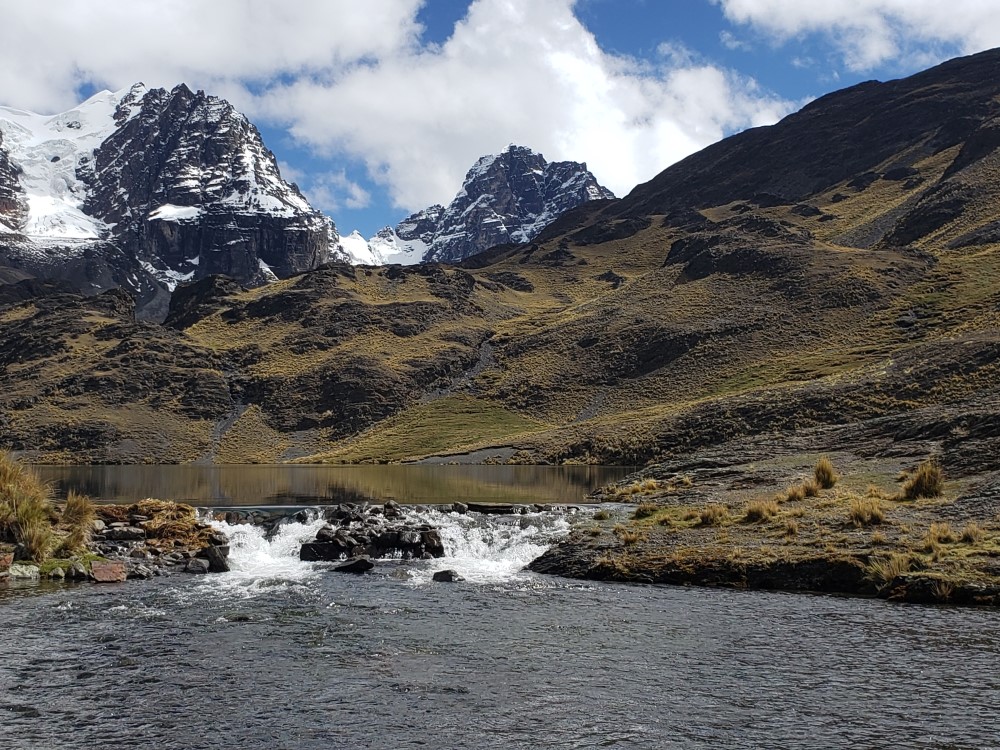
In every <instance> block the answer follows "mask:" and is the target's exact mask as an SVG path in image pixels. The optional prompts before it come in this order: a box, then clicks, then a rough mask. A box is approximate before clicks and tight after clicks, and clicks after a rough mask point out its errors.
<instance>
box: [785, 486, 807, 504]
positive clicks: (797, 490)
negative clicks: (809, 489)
mask: <svg viewBox="0 0 1000 750" xmlns="http://www.w3.org/2000/svg"><path fill="white" fill-rule="evenodd" d="M805 499H806V491H805V487H803V486H802V485H801V484H796V485H793V486H791V487H789V488H788V489H787V490H785V500H786V501H787V502H790V503H794V502H798V501H800V500H805Z"/></svg>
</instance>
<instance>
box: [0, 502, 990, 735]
mask: <svg viewBox="0 0 1000 750" xmlns="http://www.w3.org/2000/svg"><path fill="white" fill-rule="evenodd" d="M410 512H417V511H410ZM422 512H424V513H430V511H422ZM584 512H587V511H584ZM432 515H433V517H434V520H435V521H436V522H438V523H439V524H441V525H442V532H443V536H444V539H445V543H446V548H447V550H448V556H447V557H446V558H445V559H443V560H434V561H402V560H389V561H381V562H380V563H379V564H378V566H377V567H376V568H375V570H374V571H372V572H371V573H369V574H365V575H363V576H347V575H343V574H335V573H331V572H329V570H328V566H324V565H322V564H309V563H301V562H299V561H298V559H297V556H296V552H297V549H298V544H299V543H300V542H301V541H302V540H303V539H307V538H310V536H311V535H313V534H315V531H316V528H317V527H318V525H319V524H318V522H312V523H305V524H289V525H287V526H285V527H282V530H281V533H280V535H279V536H278V537H276V538H275V539H273V540H271V541H268V540H266V539H264V538H263V536H262V535H261V532H260V531H259V530H258V529H255V528H252V527H238V528H237V527H227V526H225V525H222V528H223V530H225V531H227V532H228V533H230V535H231V537H232V542H233V545H232V546H233V551H232V562H233V564H234V570H233V571H232V572H230V573H225V574H220V575H212V576H204V577H197V576H190V575H185V574H177V575H173V576H168V577H163V578H158V579H154V580H152V581H147V582H139V581H129V582H127V583H125V584H120V585H104V586H99V585H90V584H84V585H79V586H70V585H58V586H57V585H38V584H35V585H24V586H16V587H8V588H0V623H2V627H0V653H2V654H3V660H2V662H0V747H4V748H9V749H11V750H22V749H24V750H27V749H29V748H30V749H31V750H38V749H39V748H66V749H67V750H75V749H77V748H81V749H82V748H133V747H136V748H241V749H243V750H251V749H256V748H289V749H304V748H316V749H317V750H318V749H320V748H322V749H323V750H327V749H328V748H386V749H388V748H426V747H434V748H598V747H615V748H674V747H676V748H712V750H718V748H890V747H891V748H899V747H907V748H928V749H929V748H962V749H965V748H995V747H998V746H1000V712H998V709H997V706H998V705H1000V672H998V670H997V668H996V666H997V663H998V653H1000V618H997V616H996V612H995V611H992V610H989V611H987V610H976V609H952V608H945V607H921V606H904V605H896V604H891V603H886V602H883V601H869V600H860V599H847V598H835V597H829V596H808V595H788V594H772V593H762V592H739V591H726V590H707V589H694V588H690V589H689V588H671V587H657V586H628V585H613V584H597V583H579V582H572V581H567V580H562V579H557V578H550V577H546V576H539V575H535V574H531V573H527V572H524V571H523V570H522V567H523V565H524V564H525V563H526V562H528V561H529V560H530V559H532V558H533V557H534V556H536V555H537V554H539V553H540V551H541V550H543V549H544V548H545V546H546V545H547V544H548V543H549V542H550V541H551V540H552V539H553V538H556V537H558V536H559V535H561V534H563V533H565V530H566V528H567V527H568V523H567V520H566V519H565V518H562V517H559V516H556V515H554V514H535V515H530V516H527V517H521V518H510V517H508V518H499V517H486V516H478V515H474V514H470V515H468V516H458V515H457V514H449V515H442V514H438V513H433V514H432ZM446 567H447V568H454V569H456V570H458V571H459V572H460V573H462V574H463V575H464V576H465V577H466V578H467V580H466V581H465V582H462V583H452V584H445V583H433V582H431V581H430V576H431V573H432V572H433V571H434V570H438V569H441V568H446Z"/></svg>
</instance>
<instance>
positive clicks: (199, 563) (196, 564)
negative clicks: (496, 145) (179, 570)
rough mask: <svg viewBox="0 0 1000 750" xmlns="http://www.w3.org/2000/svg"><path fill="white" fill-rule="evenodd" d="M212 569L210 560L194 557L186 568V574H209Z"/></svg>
mask: <svg viewBox="0 0 1000 750" xmlns="http://www.w3.org/2000/svg"><path fill="white" fill-rule="evenodd" d="M209 569H210V565H209V562H208V560H205V559H204V558H201V557H192V558H191V559H190V560H188V561H187V565H185V566H184V572H185V573H196V574H202V573H207V572H208V571H209Z"/></svg>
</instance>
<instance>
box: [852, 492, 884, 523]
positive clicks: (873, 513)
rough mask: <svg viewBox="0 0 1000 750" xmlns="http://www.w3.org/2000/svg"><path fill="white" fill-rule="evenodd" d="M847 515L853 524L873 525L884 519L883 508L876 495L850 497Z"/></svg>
mask: <svg viewBox="0 0 1000 750" xmlns="http://www.w3.org/2000/svg"><path fill="white" fill-rule="evenodd" d="M847 517H848V518H849V519H850V520H851V523H853V524H854V525H855V526H858V527H861V526H875V525H877V524H880V523H883V522H884V521H885V509H884V508H883V507H882V503H881V502H880V501H879V499H878V498H877V497H872V496H870V495H868V496H866V497H852V498H851V499H850V505H849V507H848V511H847Z"/></svg>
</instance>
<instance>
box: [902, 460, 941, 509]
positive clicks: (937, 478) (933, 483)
mask: <svg viewBox="0 0 1000 750" xmlns="http://www.w3.org/2000/svg"><path fill="white" fill-rule="evenodd" d="M943 490H944V472H943V471H941V466H940V464H938V463H937V462H936V461H924V462H923V463H922V464H920V466H918V467H917V470H916V471H914V472H913V473H912V474H910V476H909V477H908V478H907V480H906V481H905V482H904V483H903V497H904V498H906V499H907V500H916V499H918V498H921V497H938V496H939V495H940V494H941V492H942V491H943Z"/></svg>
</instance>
